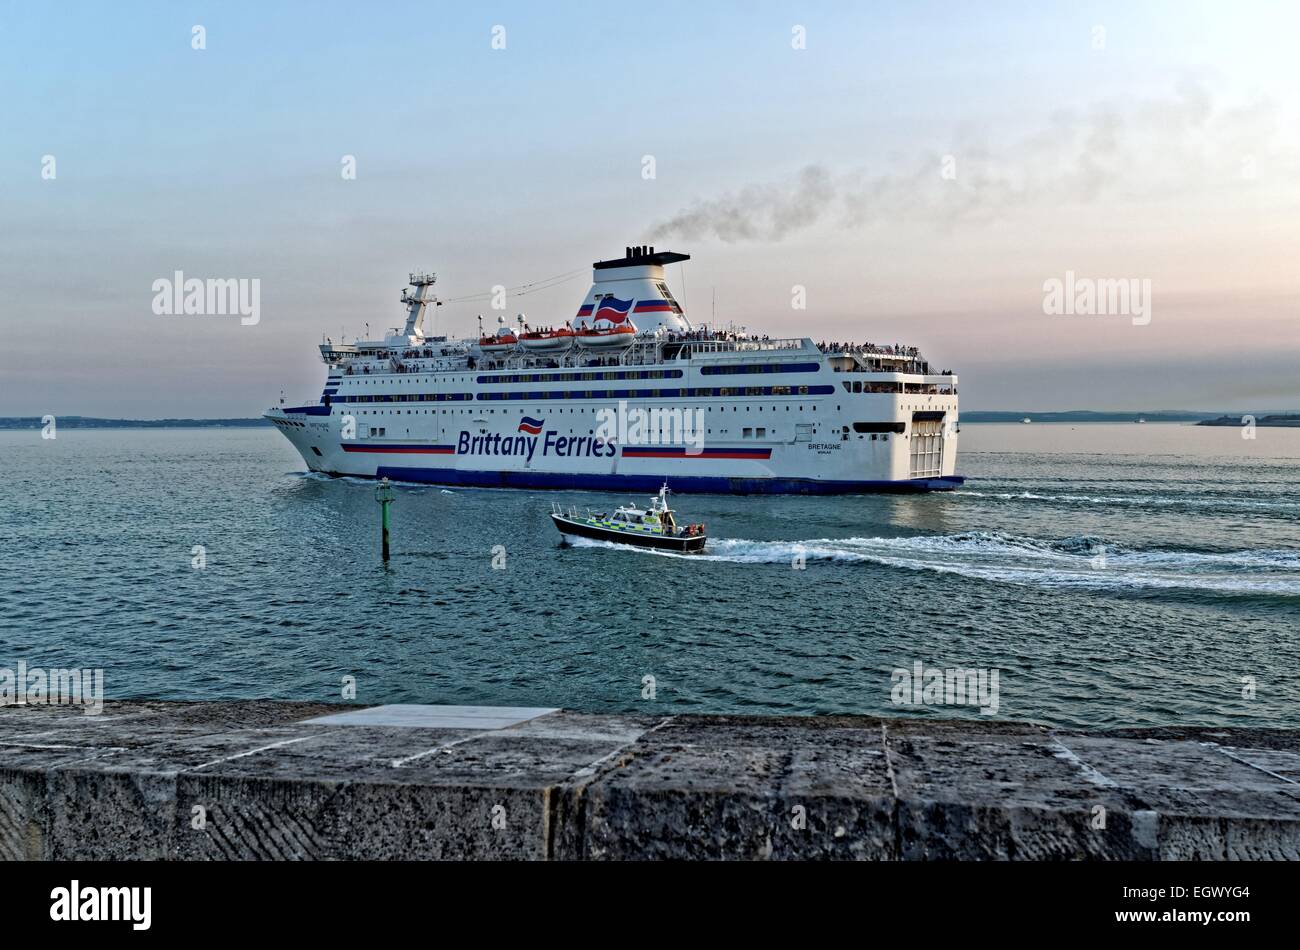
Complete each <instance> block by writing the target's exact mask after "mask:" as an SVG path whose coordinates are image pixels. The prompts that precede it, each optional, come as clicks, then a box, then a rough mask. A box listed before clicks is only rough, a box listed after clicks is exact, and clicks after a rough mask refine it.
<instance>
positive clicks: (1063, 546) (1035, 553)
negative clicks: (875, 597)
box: [574, 532, 1300, 596]
mask: <svg viewBox="0 0 1300 950" xmlns="http://www.w3.org/2000/svg"><path fill="white" fill-rule="evenodd" d="M574 540H575V542H576V543H579V544H581V545H583V546H589V547H608V548H618V549H621V550H627V551H636V552H638V553H650V554H657V555H660V556H665V557H678V558H687V559H691V560H704V561H720V562H729V563H733V564H793V563H794V562H795V561H796V559H797V558H802V559H803V561H804V562H805V563H808V562H816V561H826V562H837V563H844V564H854V563H859V564H880V565H884V566H887V567H896V568H900V569H905V570H914V571H937V572H942V573H952V574H958V575H961V576H964V577H971V578H976V579H980V580H987V581H995V582H1001V583H1012V584H1028V585H1034V586H1046V587H1066V588H1068V587H1080V588H1094V589H1116V590H1122V589H1141V588H1148V589H1160V588H1170V589H1188V590H1206V591H1217V592H1222V593H1240V594H1250V593H1257V594H1274V595H1283V596H1300V551H1289V550H1253V551H1252V550H1243V551H1230V552H1221V553H1215V552H1199V551H1175V550H1146V551H1140V550H1128V549H1125V548H1123V547H1120V546H1118V545H1114V544H1109V543H1107V542H1106V541H1104V540H1102V539H1097V538H1066V539H1062V540H1057V541H1045V540H1040V539H1036V538H1024V537H1016V536H1012V535H1004V534H997V533H992V532H968V533H965V534H956V535H925V536H916V537H905V538H815V539H810V540H807V541H753V540H749V539H746V538H717V539H713V540H710V541H709V543H708V546H707V548H706V549H705V552H704V553H703V554H675V553H672V552H665V551H652V550H649V549H645V548H632V547H628V546H624V545H616V544H612V543H610V542H606V541H591V540H587V539H574Z"/></svg>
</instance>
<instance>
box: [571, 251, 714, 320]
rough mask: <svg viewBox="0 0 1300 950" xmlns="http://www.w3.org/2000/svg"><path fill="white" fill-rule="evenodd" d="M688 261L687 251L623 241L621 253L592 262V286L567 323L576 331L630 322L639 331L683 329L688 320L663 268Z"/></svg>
mask: <svg viewBox="0 0 1300 950" xmlns="http://www.w3.org/2000/svg"><path fill="white" fill-rule="evenodd" d="M687 260H690V255H689V254H678V253H676V252H674V251H660V252H658V253H656V252H655V249H654V248H653V247H651V246H650V245H648V244H628V245H624V247H623V256H622V257H619V258H615V259H613V260H609V261H596V263H594V264H593V265H592V270H593V274H592V284H591V288H590V289H589V290H588V291H587V295H586V297H585V298H584V299H583V302H582V305H581V306H580V307H579V308H578V314H577V317H576V318H575V319H574V320H573V321H572V325H573V328H574V329H575V330H581V329H583V328H584V327H590V326H593V325H596V324H599V325H600V326H601V327H608V326H609V325H614V326H623V325H626V324H629V323H630V324H631V325H632V326H633V327H634V328H635V329H636V330H637V333H638V335H641V336H652V335H655V334H657V333H658V332H659V331H661V330H662V331H664V332H672V333H685V332H687V331H689V330H690V329H691V324H690V321H688V320H687V319H686V313H685V311H684V310H683V309H682V306H681V304H679V303H678V302H677V300H676V298H674V297H673V294H672V291H671V290H670V289H669V287H668V280H667V277H666V276H665V274H664V267H665V266H666V265H668V264H675V263H677V262H679V261H687Z"/></svg>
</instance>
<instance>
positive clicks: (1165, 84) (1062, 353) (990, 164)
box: [0, 0, 1300, 418]
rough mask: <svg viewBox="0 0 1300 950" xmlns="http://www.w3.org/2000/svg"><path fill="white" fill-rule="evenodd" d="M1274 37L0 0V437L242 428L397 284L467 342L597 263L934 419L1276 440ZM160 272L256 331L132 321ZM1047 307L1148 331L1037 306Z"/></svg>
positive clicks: (1294, 323)
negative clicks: (905, 372)
mask: <svg viewBox="0 0 1300 950" xmlns="http://www.w3.org/2000/svg"><path fill="white" fill-rule="evenodd" d="M195 27H201V28H202V31H201V37H202V43H201V44H200V45H201V46H202V48H195V46H196V43H197V40H196V35H195ZM1298 34H1300V5H1296V4H1291V3H1257V2H1250V0H1234V2H1196V0H1185V2H1123V3H1088V2H1081V3H1066V2H1059V3H1058V2H1053V0H1039V2H1025V3H1019V2H997V0H989V2H982V3H975V2H956V0H954V2H951V3H937V2H907V3H904V2H898V3H865V2H864V3H847V2H842V0H841V2H826V3H810V2H784V3H775V2H745V3H727V2H703V3H702V2H698V0H696V2H693V3H692V2H675V0H662V2H659V3H656V4H652V5H649V6H647V5H645V4H611V3H608V2H602V3H578V2H564V0H557V2H556V3H553V4H537V3H483V4H465V3H436V2H425V3H418V4H401V3H313V4H310V5H308V4H306V3H302V4H297V3H274V2H261V3H241V2H229V0H223V2H221V3H215V2H212V3H187V2H174V3H133V2H129V0H127V2H123V3H115V4H99V3H77V2H67V3H60V4H32V3H27V2H12V0H0V331H2V332H3V340H2V343H0V416H20V415H44V414H46V413H51V414H55V415H59V414H63V415H68V414H79V415H93V416H107V417H133V418H159V417H203V418H213V417H228V416H253V415H257V414H259V413H260V412H261V411H263V410H264V409H265V408H266V407H268V406H271V405H273V404H275V403H276V402H277V400H278V397H279V394H280V392H281V390H283V391H284V392H285V393H286V395H287V398H289V399H290V400H292V401H297V400H302V399H310V398H314V397H315V396H316V395H317V394H318V393H319V386H320V382H321V380H322V379H323V376H324V368H323V366H322V364H321V363H320V362H319V359H318V356H317V350H316V345H317V344H318V343H320V342H321V340H322V338H323V337H324V336H326V335H328V336H330V337H332V338H333V339H335V340H337V339H338V338H339V337H340V335H341V334H346V335H347V336H348V337H349V338H350V337H352V336H356V335H364V333H365V329H366V326H367V324H368V325H369V326H370V329H371V334H372V335H377V334H378V332H379V331H380V329H381V328H384V327H391V326H395V325H398V324H400V322H401V319H402V309H401V305H400V303H399V300H398V295H399V293H400V291H401V288H402V286H403V284H404V281H405V279H406V276H407V274H408V272H410V271H412V270H433V271H436V272H437V273H438V276H439V281H438V285H437V292H438V293H439V295H440V296H441V297H442V298H443V299H444V300H447V301H448V302H447V303H446V305H444V306H443V307H441V308H439V309H438V311H437V317H436V319H437V325H436V327H435V331H436V332H446V333H449V334H452V335H467V334H471V333H473V332H474V331H475V327H476V315H477V314H479V313H483V314H485V316H486V318H487V319H488V320H491V319H493V318H495V316H496V315H497V314H498V312H504V313H506V315H507V316H511V317H513V315H514V314H515V313H518V312H524V313H526V314H528V315H529V317H530V318H531V319H532V320H533V321H534V322H538V323H552V322H558V321H560V320H563V319H566V318H568V317H571V316H572V314H573V312H574V310H575V309H576V305H577V303H578V302H579V301H580V298H581V297H582V295H583V294H584V292H585V291H586V289H587V286H588V284H589V278H590V273H589V271H587V270H585V268H587V267H588V266H589V265H590V264H591V263H592V262H593V261H595V260H598V259H603V258H609V257H615V256H620V255H621V254H622V252H623V248H624V247H625V246H626V245H629V244H654V245H655V246H656V247H657V249H659V250H668V249H671V250H676V251H681V252H685V253H689V254H690V255H691V260H690V261H689V262H687V263H685V264H683V265H672V266H671V267H670V268H669V272H668V275H669V280H670V283H671V284H672V286H673V288H674V291H675V293H676V295H677V296H678V298H679V299H680V300H682V302H683V303H684V304H685V305H686V308H687V311H688V316H689V317H690V318H691V319H693V320H694V321H695V322H709V321H710V320H713V321H716V322H717V323H719V324H735V325H738V326H745V327H747V328H748V329H750V330H752V331H756V332H760V333H768V334H770V335H772V336H805V335H806V336H811V337H813V338H814V339H817V340H857V341H873V342H895V341H901V342H906V343H910V344H915V345H919V346H920V347H921V348H922V350H923V352H924V353H925V354H926V355H927V357H928V358H929V359H930V360H931V362H932V363H933V364H935V365H936V366H939V367H942V368H950V369H952V370H954V371H955V372H957V373H958V374H959V376H960V379H961V399H962V407H963V408H964V409H966V410H972V409H1013V410H1040V411H1042V410H1053V409H1098V410H1103V409H1135V410H1142V409H1145V410H1156V409H1168V408H1186V409H1202V410H1207V411H1235V410H1240V411H1248V410H1261V409H1300V305H1298V304H1300V268H1298V267H1297V266H1296V265H1297V261H1298V260H1300V214H1298V213H1297V212H1298V211H1300V122H1298V121H1297V119H1298V118H1300V116H1297V111H1298V109H1300V56H1296V55H1295V54H1294V49H1293V47H1294V43H1295V37H1296V36H1297V35H1298ZM501 47H503V48H501ZM348 156H350V157H351V159H352V161H353V165H352V167H353V168H354V169H355V175H354V176H345V174H344V171H345V161H346V159H345V157H348ZM51 173H52V174H51ZM176 271H181V272H183V274H184V275H185V276H186V277H197V278H200V279H207V278H214V279H231V278H233V279H245V280H252V279H257V280H258V281H259V282H260V309H259V314H258V321H257V323H255V324H251V325H245V324H244V323H243V322H241V320H240V318H239V316H237V315H223V314H207V315H198V314H190V315H184V314H157V313H155V312H154V307H153V301H154V297H155V292H154V282H155V281H157V280H159V279H163V278H167V279H170V278H171V277H172V275H173V274H174V273H175V272H176ZM1067 274H1072V275H1074V278H1075V279H1076V281H1077V280H1078V279H1083V280H1084V281H1113V280H1121V279H1122V280H1132V281H1136V282H1138V283H1137V284H1136V285H1135V286H1136V287H1138V288H1141V287H1143V286H1149V288H1150V297H1149V305H1150V306H1149V311H1148V312H1147V314H1146V316H1147V317H1149V319H1145V318H1143V317H1142V316H1141V315H1134V314H1127V313H1122V314H1096V313H1094V314H1079V313H1075V314H1059V313H1048V312H1045V309H1048V308H1046V306H1045V300H1046V298H1047V296H1048V294H1047V292H1046V290H1045V288H1047V287H1048V286H1050V282H1051V281H1053V280H1058V281H1061V282H1064V281H1065V280H1066V279H1067ZM556 275H571V276H569V277H568V279H566V280H564V281H560V282H558V283H553V284H552V285H551V286H549V287H548V288H547V289H545V290H540V291H535V292H531V293H526V294H522V295H512V296H511V297H510V298H509V299H508V300H507V301H506V309H505V310H504V311H494V310H492V309H491V308H490V301H487V300H484V299H482V297H483V295H484V294H486V293H488V292H489V291H490V289H491V288H492V287H493V286H494V285H502V286H506V287H516V286H519V285H523V284H527V283H530V282H535V281H539V280H543V279H545V278H550V277H553V276H556ZM1144 282H1149V284H1145V283H1144ZM467 297H468V298H475V299H468V300H459V299H457V298H467ZM800 298H802V299H803V300H804V301H805V306H804V307H803V308H799V307H797V306H796V301H797V300H798V299H800Z"/></svg>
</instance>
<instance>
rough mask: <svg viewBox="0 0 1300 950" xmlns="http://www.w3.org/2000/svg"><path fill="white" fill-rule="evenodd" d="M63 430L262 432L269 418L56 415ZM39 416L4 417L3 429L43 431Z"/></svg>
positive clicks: (1, 418) (0, 420) (1, 426)
mask: <svg viewBox="0 0 1300 950" xmlns="http://www.w3.org/2000/svg"><path fill="white" fill-rule="evenodd" d="M54 423H55V425H56V426H57V427H58V428H60V429H260V428H263V427H269V426H270V425H271V422H270V421H269V420H267V419H98V418H95V417H93V416H55V417H54ZM44 425H45V423H44V422H43V421H42V420H41V417H39V416H10V417H0V430H27V429H41V428H43V427H44Z"/></svg>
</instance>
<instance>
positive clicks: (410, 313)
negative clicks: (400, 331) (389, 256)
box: [402, 271, 442, 338]
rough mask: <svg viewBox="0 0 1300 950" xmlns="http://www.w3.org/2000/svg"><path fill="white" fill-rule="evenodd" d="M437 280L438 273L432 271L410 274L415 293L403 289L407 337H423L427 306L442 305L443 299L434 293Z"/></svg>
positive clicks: (410, 281) (410, 282)
mask: <svg viewBox="0 0 1300 950" xmlns="http://www.w3.org/2000/svg"><path fill="white" fill-rule="evenodd" d="M437 282H438V275H437V274H435V273H433V272H432V271H430V272H427V273H418V274H411V275H410V280H409V281H408V283H409V284H410V285H411V286H412V287H414V288H415V291H414V293H412V292H411V291H410V290H407V289H403V290H402V303H404V304H406V330H405V334H406V336H407V337H412V336H413V337H417V338H422V337H423V336H424V330H423V329H422V327H423V324H424V310H425V308H426V307H428V306H430V305H432V306H435V307H441V306H442V301H441V300H439V299H438V298H437V297H435V296H434V295H433V285H434V284H435V283H437Z"/></svg>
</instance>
